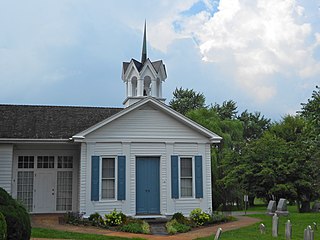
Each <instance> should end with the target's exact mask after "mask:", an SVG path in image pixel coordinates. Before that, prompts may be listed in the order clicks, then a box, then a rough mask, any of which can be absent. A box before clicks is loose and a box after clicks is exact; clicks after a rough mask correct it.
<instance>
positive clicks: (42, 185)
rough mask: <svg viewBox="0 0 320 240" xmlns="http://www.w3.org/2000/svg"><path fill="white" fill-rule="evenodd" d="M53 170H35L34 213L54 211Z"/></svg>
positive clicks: (54, 184) (54, 183) (54, 182)
mask: <svg viewBox="0 0 320 240" xmlns="http://www.w3.org/2000/svg"><path fill="white" fill-rule="evenodd" d="M55 176H56V174H55V172H37V173H36V174H35V177H34V208H33V212H34V213H49V212H55V210H56V209H55V208H56V204H55V198H56V190H55V186H56V181H55V179H56V177H55Z"/></svg>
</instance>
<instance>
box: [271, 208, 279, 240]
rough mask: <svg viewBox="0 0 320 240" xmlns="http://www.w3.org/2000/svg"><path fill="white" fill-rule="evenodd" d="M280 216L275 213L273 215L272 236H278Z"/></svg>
mask: <svg viewBox="0 0 320 240" xmlns="http://www.w3.org/2000/svg"><path fill="white" fill-rule="evenodd" d="M278 224H279V217H278V215H277V214H276V213H275V214H274V215H273V217H272V237H278Z"/></svg>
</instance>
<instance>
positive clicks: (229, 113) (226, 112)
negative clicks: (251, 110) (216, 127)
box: [212, 100, 238, 120]
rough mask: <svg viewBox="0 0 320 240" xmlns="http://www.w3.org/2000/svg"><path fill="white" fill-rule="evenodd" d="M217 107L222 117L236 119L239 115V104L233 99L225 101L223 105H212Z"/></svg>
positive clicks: (214, 107)
mask: <svg viewBox="0 0 320 240" xmlns="http://www.w3.org/2000/svg"><path fill="white" fill-rule="evenodd" d="M212 108H213V109H215V110H216V111H217V113H218V115H219V116H220V118H221V119H223V120H224V119H234V118H236V115H237V112H238V111H237V108H238V107H237V104H236V102H235V101H233V100H229V101H224V102H223V103H222V105H219V104H218V103H215V104H214V106H213V107H212Z"/></svg>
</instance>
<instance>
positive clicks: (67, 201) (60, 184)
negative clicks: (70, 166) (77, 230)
mask: <svg viewBox="0 0 320 240" xmlns="http://www.w3.org/2000/svg"><path fill="white" fill-rule="evenodd" d="M56 207H57V211H71V210H72V171H59V172H58V173H57V206H56Z"/></svg>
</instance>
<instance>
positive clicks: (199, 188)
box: [195, 156, 203, 198]
mask: <svg viewBox="0 0 320 240" xmlns="http://www.w3.org/2000/svg"><path fill="white" fill-rule="evenodd" d="M195 168H196V169H195V170H196V171H195V174H196V198H203V179H202V156H195Z"/></svg>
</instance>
